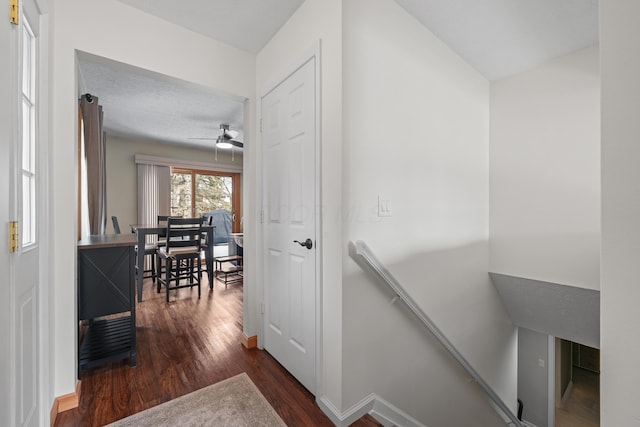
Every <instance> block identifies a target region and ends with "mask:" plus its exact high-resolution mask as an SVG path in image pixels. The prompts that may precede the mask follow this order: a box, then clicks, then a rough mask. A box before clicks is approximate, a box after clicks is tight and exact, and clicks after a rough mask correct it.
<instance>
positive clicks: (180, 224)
mask: <svg viewBox="0 0 640 427" xmlns="http://www.w3.org/2000/svg"><path fill="white" fill-rule="evenodd" d="M112 223H113V228H114V233H113V234H98V235H89V236H86V237H84V238H82V239H80V240H79V241H78V245H77V252H78V263H77V265H78V299H77V301H78V321H79V338H80V339H79V341H80V345H79V347H78V374H80V372H82V371H83V370H85V369H90V368H94V367H98V366H101V365H103V364H106V363H110V362H114V361H117V360H121V359H127V358H128V359H130V363H131V366H135V365H136V362H137V352H136V329H135V328H136V305H137V304H140V303H142V302H143V285H144V283H145V279H149V278H150V279H151V284H152V285H154V286H155V288H156V292H157V293H160V292H161V291H162V290H164V292H165V301H166V303H167V304H168V303H169V301H170V293H174V294H176V295H175V296H174V299H175V298H178V295H177V292H176V291H177V290H178V289H183V288H190V289H193V288H197V292H198V298H200V295H201V286H202V284H204V285H206V284H207V283H208V285H209V289H210V290H213V287H214V281H215V274H213V273H212V274H206V275H205V274H204V273H205V272H213V265H214V251H213V248H214V245H213V244H212V243H213V242H214V230H215V226H214V225H212V224H211V220H210V219H209V218H206V217H204V218H183V217H171V216H158V221H157V222H155V223H152V224H129V226H130V229H131V233H121V230H120V225H119V223H118V219H117V217H115V216H113V217H112ZM205 277H206V279H205ZM203 280H206V283H203ZM147 284H148V281H147Z"/></svg>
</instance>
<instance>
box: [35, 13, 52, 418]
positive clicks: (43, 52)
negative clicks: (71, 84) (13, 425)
mask: <svg viewBox="0 0 640 427" xmlns="http://www.w3.org/2000/svg"><path fill="white" fill-rule="evenodd" d="M39 27H40V28H39V29H40V36H39V43H38V52H39V58H38V66H39V70H38V79H39V84H38V90H39V94H38V95H39V97H38V99H39V103H38V108H39V112H38V116H39V117H38V118H39V126H38V180H39V191H38V195H39V197H40V201H39V202H38V207H39V208H40V211H39V213H38V215H39V216H38V224H37V226H36V227H37V230H38V242H39V245H40V254H39V255H40V256H39V271H38V274H39V277H38V287H39V291H38V334H39V340H38V348H39V351H38V354H39V360H38V369H39V371H40V372H39V377H40V378H39V380H40V384H39V391H38V393H39V395H38V398H39V400H40V404H39V409H40V413H39V414H38V416H39V419H40V425H48V424H49V423H50V415H51V414H50V409H51V404H52V403H53V396H52V395H51V392H50V390H51V381H50V380H51V365H52V362H51V356H50V355H51V351H50V350H51V345H52V342H51V340H50V337H51V326H50V325H51V324H52V322H51V319H50V299H51V294H50V292H49V289H50V287H51V286H50V280H51V274H50V273H51V271H50V269H51V265H50V262H49V259H50V257H48V256H44V255H43V254H44V253H50V251H51V248H50V244H51V237H50V233H51V230H52V229H53V227H51V215H50V212H51V204H50V194H51V182H52V180H51V179H50V168H49V162H50V156H49V143H50V141H49V135H50V134H51V132H50V131H51V123H50V97H49V93H50V88H49V81H50V80H49V71H48V70H49V15H40V22H39Z"/></svg>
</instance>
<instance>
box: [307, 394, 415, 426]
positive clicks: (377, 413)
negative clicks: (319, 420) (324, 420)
mask: <svg viewBox="0 0 640 427" xmlns="http://www.w3.org/2000/svg"><path fill="white" fill-rule="evenodd" d="M317 403H318V406H319V407H320V409H322V412H324V414H325V415H326V416H327V417H329V419H330V420H331V421H332V422H333V423H334V424H335V425H336V426H338V427H347V426H350V425H351V424H353V423H354V422H356V421H357V420H359V419H360V418H362V417H363V416H365V415H366V414H369V415H371V416H372V417H373V418H375V419H376V421H378V422H379V423H380V424H382V425H383V426H385V427H391V426H404V427H425V425H424V424H422V423H421V422H420V421H418V420H416V419H415V418H413V417H412V416H411V415H408V414H406V413H405V412H403V411H401V410H400V409H398V408H397V407H395V406H394V405H392V404H391V403H389V402H387V401H386V400H384V399H383V398H381V397H380V396H378V395H377V394H375V393H371V394H370V395H368V396H366V397H364V398H363V399H362V400H361V401H360V402H358V403H356V404H355V405H353V406H351V407H350V408H349V409H347V410H346V411H344V412H340V411H339V410H338V409H337V408H336V407H335V405H334V404H333V403H332V402H331V401H330V400H329V399H328V398H327V397H326V396H321V397H320V398H319V399H317Z"/></svg>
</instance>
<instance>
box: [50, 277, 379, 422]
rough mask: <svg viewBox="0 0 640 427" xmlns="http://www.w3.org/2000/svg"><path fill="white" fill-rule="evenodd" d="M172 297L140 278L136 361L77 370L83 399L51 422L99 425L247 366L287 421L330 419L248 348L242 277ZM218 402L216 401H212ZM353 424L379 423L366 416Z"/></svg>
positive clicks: (293, 382)
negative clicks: (141, 292) (244, 336)
mask: <svg viewBox="0 0 640 427" xmlns="http://www.w3.org/2000/svg"><path fill="white" fill-rule="evenodd" d="M170 298H171V299H170V302H169V304H167V303H165V296H164V290H163V293H160V294H157V293H156V292H155V286H154V285H152V283H151V281H150V279H146V280H145V287H144V295H143V299H144V301H143V302H142V303H139V304H138V305H137V308H136V309H137V313H136V315H137V321H136V325H137V327H136V329H137V332H136V337H137V352H138V363H137V366H136V367H134V368H132V367H130V366H129V361H128V360H125V361H121V362H116V363H111V364H108V365H105V366H102V367H99V368H95V369H90V370H86V371H84V372H83V373H82V376H81V380H82V391H81V398H80V405H79V407H78V408H76V409H72V410H69V411H66V412H63V413H60V414H59V415H58V417H57V419H56V423H55V426H56V427H69V426H103V425H105V424H108V423H111V422H113V421H116V420H119V419H121V418H124V417H127V416H129V415H131V414H134V413H136V412H140V411H142V410H145V409H147V408H150V407H152V406H156V405H159V404H161V403H163V402H166V401H168V400H171V399H174V398H176V397H178V396H182V395H185V394H187V393H190V392H192V391H195V390H198V389H200V388H202V387H206V386H208V385H210V384H213V383H216V382H218V381H220V380H223V379H225V378H229V377H232V376H234V375H237V374H240V373H241V372H246V373H247V374H248V375H249V377H250V378H251V380H252V381H253V382H254V383H255V384H256V386H257V387H258V388H259V389H260V391H261V392H262V394H263V395H264V396H265V397H266V399H267V400H268V401H269V402H270V403H271V405H272V406H273V408H274V409H275V410H276V411H277V412H278V414H279V415H280V417H282V419H283V420H284V421H285V423H287V425H288V426H333V423H332V422H331V421H330V420H329V419H328V418H327V417H326V416H325V415H324V414H323V413H322V411H321V410H320V409H319V408H318V406H317V405H316V403H315V400H314V396H313V395H312V394H311V393H309V392H308V391H307V390H306V389H305V388H304V387H303V386H302V385H301V384H300V383H298V381H297V380H296V379H295V378H293V377H292V376H291V374H289V373H288V372H287V371H286V370H285V369H284V368H283V367H282V366H281V365H280V364H279V363H278V362H277V361H276V360H275V359H274V358H273V357H271V356H270V355H269V353H267V352H266V351H261V350H257V349H253V350H247V349H246V348H244V347H243V346H242V344H241V342H240V337H241V334H242V284H234V285H229V287H228V288H227V289H225V287H224V284H221V283H219V282H217V281H216V288H215V290H214V291H210V290H209V287H208V286H203V288H202V297H201V299H198V294H197V290H196V289H193V290H191V289H180V290H178V291H172V292H171V294H170ZM211 403H212V404H215V402H211ZM353 425H354V426H360V427H366V426H379V425H380V424H378V423H377V422H375V420H373V418H371V417H369V416H366V417H364V418H363V419H361V420H359V421H357V422H356V423H354V424H353Z"/></svg>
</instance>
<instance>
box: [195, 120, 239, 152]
mask: <svg viewBox="0 0 640 427" xmlns="http://www.w3.org/2000/svg"><path fill="white" fill-rule="evenodd" d="M237 136H238V131H235V130H231V129H229V125H228V124H226V123H222V124H220V135H218V137H217V138H189V139H201V140H202V139H210V140H215V141H216V148H222V149H227V148H233V147H237V148H243V147H244V143H242V142H240V141H236V140H235V139H233V138H235V137H237Z"/></svg>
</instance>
